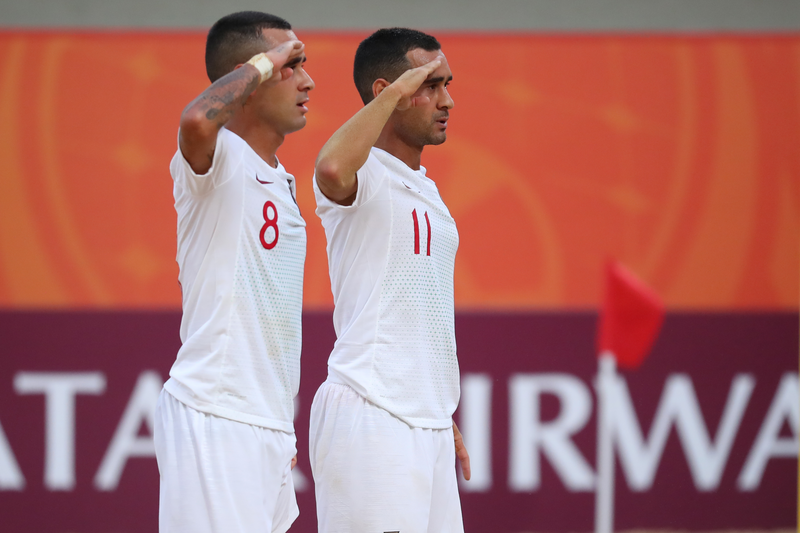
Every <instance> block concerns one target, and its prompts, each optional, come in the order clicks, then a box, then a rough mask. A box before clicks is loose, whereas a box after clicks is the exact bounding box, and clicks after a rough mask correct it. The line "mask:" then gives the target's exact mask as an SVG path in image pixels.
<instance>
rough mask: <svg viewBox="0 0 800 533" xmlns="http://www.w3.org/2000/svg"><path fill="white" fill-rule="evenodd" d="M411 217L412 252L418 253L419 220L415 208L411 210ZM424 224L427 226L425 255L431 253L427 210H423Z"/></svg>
mask: <svg viewBox="0 0 800 533" xmlns="http://www.w3.org/2000/svg"><path fill="white" fill-rule="evenodd" d="M411 218H413V219H414V253H415V254H416V255H419V220H418V219H417V210H416V209H414V210H413V211H412V212H411ZM425 225H426V226H428V233H427V235H428V250H427V253H426V254H425V255H428V256H430V255H431V221H430V219H429V218H428V212H427V211H425Z"/></svg>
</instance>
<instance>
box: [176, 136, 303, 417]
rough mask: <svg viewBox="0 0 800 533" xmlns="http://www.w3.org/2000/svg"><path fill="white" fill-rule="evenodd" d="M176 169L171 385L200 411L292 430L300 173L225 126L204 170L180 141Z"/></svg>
mask: <svg viewBox="0 0 800 533" xmlns="http://www.w3.org/2000/svg"><path fill="white" fill-rule="evenodd" d="M170 172H171V173H172V178H173V180H174V191H173V192H174V195H175V210H176V211H177V212H178V255H177V261H178V265H179V266H180V276H179V279H180V283H181V287H182V290H183V320H182V322H181V341H182V342H183V346H182V347H181V349H180V351H179V352H178V358H177V360H176V361H175V364H174V365H173V366H172V370H171V371H170V379H169V380H168V381H167V383H166V384H165V385H164V387H165V388H166V390H167V391H169V393H170V394H172V395H173V396H174V397H175V398H177V399H178V400H180V401H181V402H183V403H184V404H186V405H188V406H189V407H192V408H194V409H196V410H198V411H202V412H205V413H209V414H213V415H216V416H221V417H224V418H229V419H231V420H236V421H239V422H244V423H246V424H253V425H257V426H262V427H267V428H272V429H277V430H281V431H287V432H293V431H294V425H293V419H294V408H293V398H294V396H295V395H296V394H297V390H298V386H299V383H300V341H301V331H300V329H301V322H300V321H301V310H302V298H303V265H304V261H305V255H306V231H305V221H304V220H303V217H302V216H301V215H300V209H299V208H298V206H297V202H296V201H295V196H294V192H295V183H294V178H293V177H292V176H291V175H290V174H288V173H287V172H286V170H284V168H283V166H281V165H280V164H279V165H278V168H277V169H274V168H272V167H270V166H269V165H268V164H267V163H266V162H264V160H262V159H261V158H260V157H259V156H258V155H257V154H256V153H255V152H254V151H253V150H252V148H250V146H248V144H247V143H246V142H244V141H243V140H242V139H241V138H240V137H239V136H237V135H236V134H234V133H232V132H230V131H228V130H226V129H224V128H223V129H222V130H220V132H219V135H218V136H217V145H216V149H215V151H214V161H213V164H212V166H211V169H210V170H209V171H208V172H207V173H206V174H205V175H202V176H198V175H196V174H195V173H194V172H193V171H192V168H191V167H190V166H189V164H188V163H187V162H186V160H185V159H184V158H183V155H182V154H181V151H180V149H179V150H178V152H177V153H176V154H175V157H174V158H173V159H172V163H171V164H170Z"/></svg>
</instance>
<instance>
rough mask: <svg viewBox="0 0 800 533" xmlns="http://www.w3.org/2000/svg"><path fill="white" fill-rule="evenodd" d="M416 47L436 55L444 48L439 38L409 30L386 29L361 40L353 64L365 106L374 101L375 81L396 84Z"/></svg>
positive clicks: (354, 74) (354, 78)
mask: <svg viewBox="0 0 800 533" xmlns="http://www.w3.org/2000/svg"><path fill="white" fill-rule="evenodd" d="M417 48H422V49H423V50H425V51H426V52H434V51H436V50H441V48H442V45H440V44H439V41H437V40H436V37H433V36H432V35H428V34H427V33H422V32H421V31H417V30H411V29H408V28H384V29H381V30H378V31H376V32H375V33H373V34H372V35H370V36H369V37H367V38H366V39H364V40H363V41H361V44H359V45H358V49H357V50H356V58H355V61H354V62H353V81H355V83H356V89H358V94H360V95H361V100H363V102H364V104H368V103H369V102H371V101H372V99H373V98H374V96H373V95H372V84H373V83H375V80H377V79H380V78H383V79H385V80H386V81H389V82H393V81H394V80H396V79H397V78H399V77H400V76H401V75H402V74H403V72H405V71H406V70H408V69H409V68H410V67H411V63H410V62H409V61H408V58H407V57H406V54H407V53H408V52H410V51H411V50H415V49H417Z"/></svg>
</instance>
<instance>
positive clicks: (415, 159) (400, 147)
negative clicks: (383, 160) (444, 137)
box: [375, 127, 422, 170]
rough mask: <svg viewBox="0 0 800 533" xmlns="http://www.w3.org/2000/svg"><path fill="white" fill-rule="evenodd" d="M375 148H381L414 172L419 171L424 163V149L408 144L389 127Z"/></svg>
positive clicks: (383, 132) (384, 130)
mask: <svg viewBox="0 0 800 533" xmlns="http://www.w3.org/2000/svg"><path fill="white" fill-rule="evenodd" d="M375 148H380V149H381V150H383V151H385V152H388V153H390V154H392V155H393V156H395V157H396V158H397V159H399V160H400V161H402V162H403V163H405V164H406V165H408V167H409V168H411V169H412V170H419V167H420V163H421V161H422V147H421V146H420V147H417V146H410V145H408V144H406V143H405V142H403V141H402V140H401V139H400V138H399V137H398V136H397V135H395V134H394V133H393V132H391V131H390V130H389V128H388V127H387V128H384V129H383V131H381V134H380V136H379V137H378V140H377V141H376V142H375Z"/></svg>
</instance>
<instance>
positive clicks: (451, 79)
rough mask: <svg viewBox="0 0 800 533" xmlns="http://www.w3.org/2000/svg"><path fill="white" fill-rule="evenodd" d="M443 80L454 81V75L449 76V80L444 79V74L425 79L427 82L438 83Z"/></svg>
mask: <svg viewBox="0 0 800 533" xmlns="http://www.w3.org/2000/svg"><path fill="white" fill-rule="evenodd" d="M443 81H448V82H450V81H453V76H450V77H448V78H447V80H445V79H444V76H439V77H436V78H428V79H427V80H425V83H429V84H431V85H436V84H437V83H442V82H443Z"/></svg>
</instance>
